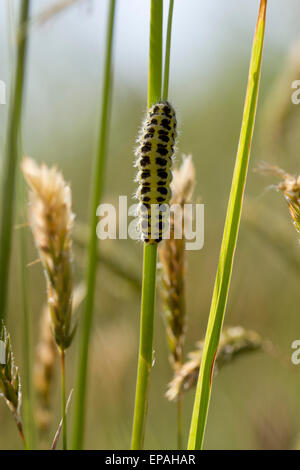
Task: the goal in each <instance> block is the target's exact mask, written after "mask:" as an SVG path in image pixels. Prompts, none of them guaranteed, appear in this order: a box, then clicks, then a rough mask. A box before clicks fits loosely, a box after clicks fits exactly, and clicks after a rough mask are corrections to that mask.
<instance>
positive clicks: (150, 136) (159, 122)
mask: <svg viewBox="0 0 300 470" xmlns="http://www.w3.org/2000/svg"><path fill="white" fill-rule="evenodd" d="M176 127H177V123H176V115H175V111H174V109H173V107H172V106H171V105H170V103H168V102H167V101H161V102H159V103H157V104H155V105H154V106H152V107H151V109H150V110H149V112H148V116H147V118H146V121H145V123H144V125H143V128H142V131H141V134H140V137H139V139H138V148H137V151H136V156H137V162H136V166H137V168H138V174H137V181H138V182H139V187H138V190H137V193H136V196H137V198H138V199H139V201H140V203H139V206H138V216H139V229H140V232H141V237H142V239H143V240H144V241H145V242H146V243H158V242H159V241H161V240H162V237H163V231H164V229H165V227H166V223H165V217H166V214H168V211H167V206H168V204H169V202H170V199H171V189H170V183H171V181H172V173H171V165H172V156H173V154H174V147H175V139H176V135H177V134H176ZM151 215H152V218H153V221H151Z"/></svg>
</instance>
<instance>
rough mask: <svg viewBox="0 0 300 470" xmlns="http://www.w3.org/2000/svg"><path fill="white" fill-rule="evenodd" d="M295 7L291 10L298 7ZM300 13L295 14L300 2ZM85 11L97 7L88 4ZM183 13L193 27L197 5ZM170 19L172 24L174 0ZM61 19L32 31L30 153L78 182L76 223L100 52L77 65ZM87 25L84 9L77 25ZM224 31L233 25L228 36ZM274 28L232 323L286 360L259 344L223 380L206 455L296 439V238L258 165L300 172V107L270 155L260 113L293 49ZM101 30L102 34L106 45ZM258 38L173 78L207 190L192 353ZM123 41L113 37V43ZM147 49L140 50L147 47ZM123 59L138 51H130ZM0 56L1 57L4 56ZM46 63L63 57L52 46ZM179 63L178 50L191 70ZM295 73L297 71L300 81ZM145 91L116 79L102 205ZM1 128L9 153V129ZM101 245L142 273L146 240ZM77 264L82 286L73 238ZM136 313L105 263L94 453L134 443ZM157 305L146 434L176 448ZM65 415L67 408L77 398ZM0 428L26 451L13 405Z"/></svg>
mask: <svg viewBox="0 0 300 470" xmlns="http://www.w3.org/2000/svg"><path fill="white" fill-rule="evenodd" d="M121 1H122V0H121ZM291 5H294V4H293V2H291ZM255 7H256V6H255ZM1 8H2V7H1ZM271 9H272V4H270V10H271ZM295 11H298V8H297V7H295ZM190 13H191V12H190ZM85 14H86V15H92V14H93V9H91V11H90V12H85ZM270 14H272V12H270ZM67 15H68V13H64V14H63V16H60V18H59V20H57V21H59V22H62V23H63V22H66V24H67V25H68V26H67V27H68V28H70V29H71V28H72V22H68V20H67ZM186 15H187V19H186V21H188V12H187V13H186ZM174 19H175V24H174V28H176V3H175V11H174ZM55 21H56V20H55V19H52V20H51V22H50V24H47V25H44V26H42V27H35V28H34V30H33V32H32V38H31V46H30V50H29V57H30V58H29V69H28V82H27V101H26V114H25V126H24V133H23V134H24V135H23V139H24V148H25V150H26V153H28V154H30V155H31V156H32V157H34V158H36V159H37V160H39V161H42V160H44V161H46V162H47V163H49V164H50V163H55V164H57V165H58V167H59V168H60V169H61V170H63V172H64V176H65V178H66V180H67V181H69V182H70V183H71V186H72V191H73V211H74V212H75V214H76V215H77V218H76V221H75V228H76V223H78V224H79V223H86V222H87V221H88V194H89V188H90V168H91V162H92V154H93V151H94V149H95V145H94V143H95V132H96V130H97V129H96V124H97V104H98V101H97V99H98V96H99V93H98V88H99V76H100V72H101V70H100V65H101V60H100V59H101V58H99V57H96V56H95V47H94V45H93V47H91V48H89V47H88V43H87V45H86V51H85V58H84V62H80V61H79V60H78V59H76V31H72V33H71V32H69V29H67V33H66V35H62V36H59V38H58V39H57V38H55V35H54V32H53V29H54V30H55ZM84 21H85V16H84V15H83V17H82V22H83V23H84ZM202 21H205V18H202ZM242 21H244V20H242V19H241V23H242ZM282 21H284V18H282ZM272 27H274V25H273V24H272ZM299 27H300V24H299ZM299 29H300V28H299ZM1 34H2V33H1ZM128 34H129V33H128ZM226 34H227V33H226V31H225V29H224V35H226ZM251 34H252V33H251ZM272 34H273V31H272V28H270V30H269V31H268V33H267V36H266V49H265V56H264V63H263V76H262V88H261V96H260V98H261V99H260V104H259V109H258V116H257V128H256V132H255V136H254V145H253V148H252V162H251V164H250V173H249V178H248V184H247V188H246V196H247V198H248V199H250V198H251V207H250V205H247V203H246V204H245V210H244V213H243V218H242V224H241V232H240V238H239V243H238V247H237V253H236V259H235V266H234V269H233V278H232V285H231V291H230V294H229V302H228V307H227V313H226V320H225V323H226V325H242V326H243V327H244V328H247V329H251V330H255V331H257V332H258V333H259V334H260V335H261V336H262V337H263V338H267V339H269V340H271V341H272V343H273V345H275V347H276V351H277V352H278V354H276V355H273V356H270V355H265V354H263V353H260V352H258V353H256V354H254V355H249V356H247V357H243V358H241V359H240V360H237V361H236V362H234V363H232V364H230V366H229V367H226V368H225V369H224V371H222V373H220V374H219V375H218V376H217V377H216V379H215V381H214V385H213V387H214V388H213V395H212V401H211V405H210V413H209V418H208V426H207V434H206V441H205V448H210V449H211V448H218V449H227V448H231V449H248V448H250V449H252V448H259V449H263V448H293V447H295V446H297V442H299V435H300V425H299V422H300V405H299V400H298V397H299V392H300V368H299V367H300V366H298V367H297V366H293V365H292V363H291V361H290V356H291V352H292V349H291V344H292V342H293V341H294V340H295V339H299V336H300V315H299V278H298V276H300V271H299V270H298V269H295V266H299V257H300V252H299V246H298V240H297V235H296V233H295V231H294V229H293V226H292V224H291V223H290V219H289V215H288V211H287V209H286V206H285V202H284V201H283V200H282V197H280V195H277V194H276V193H275V194H274V193H273V192H271V191H268V192H266V191H265V186H267V185H268V184H269V183H268V181H266V179H264V178H261V177H260V176H258V175H257V174H255V173H254V172H253V169H254V168H255V166H257V163H258V161H259V160H261V159H265V160H268V161H269V162H270V163H276V164H278V165H279V166H281V167H283V168H285V169H286V170H287V171H288V172H290V173H298V174H299V172H300V171H299V143H300V142H299V141H300V138H299V133H298V129H299V124H300V107H299V109H298V110H297V107H296V106H295V105H293V104H292V103H291V102H289V103H288V105H287V106H288V108H290V110H291V112H292V113H293V118H292V123H291V124H290V125H289V132H288V140H287V141H286V140H285V142H284V143H283V144H282V145H283V149H282V148H280V151H279V147H276V148H275V150H274V149H273V150H272V151H269V150H268V148H266V145H267V144H266V141H265V139H264V138H265V137H266V136H267V135H268V133H269V132H270V127H269V126H270V124H269V123H268V120H267V119H266V117H265V116H266V115H265V113H264V110H265V105H266V103H267V102H268V103H270V100H272V99H273V98H272V95H271V92H272V89H273V90H274V87H273V85H274V83H275V81H276V80H277V78H278V77H279V76H281V74H282V73H283V70H284V68H285V67H286V55H287V54H288V47H286V48H285V49H284V48H282V49H281V50H280V51H277V50H276V48H275V46H272V45H270V44H269V43H268V38H270V37H271V36H272ZM47 35H53V47H55V48H56V49H55V50H56V53H55V54H56V55H55V57H56V60H55V61H54V60H53V61H51V63H50V64H48V65H47V66H46V65H45V62H44V61H43V60H41V51H42V50H43V41H44V40H45V37H46V36H47ZM102 36H103V35H102V34H99V48H98V50H99V51H100V46H101V39H102ZM72 38H73V39H72ZM251 39H252V38H251V36H250V35H245V34H243V33H242V26H241V31H237V33H236V39H235V42H232V43H224V52H223V59H222V62H221V63H220V64H219V65H220V67H219V69H218V70H217V74H216V75H215V76H213V75H212V76H210V77H203V72H202V70H201V69H200V68H199V70H198V73H197V72H195V74H194V75H193V76H190V75H188V76H187V77H186V82H185V86H182V87H181V88H180V87H179V86H178V85H176V75H174V74H173V75H172V76H171V77H172V78H171V89H170V100H171V101H172V102H173V103H174V105H175V106H176V107H177V109H178V113H179V120H180V122H179V129H180V137H179V145H178V153H177V155H178V157H177V159H178V160H179V155H180V154H181V153H182V152H184V153H192V154H193V159H194V163H195V166H196V174H197V186H196V190H195V194H199V195H200V196H201V200H202V201H203V202H204V204H205V246H204V248H203V250H202V251H200V252H188V253H187V261H188V270H187V281H186V289H187V295H186V297H187V328H188V329H187V333H186V344H185V353H187V352H189V351H191V350H193V348H194V344H195V343H196V342H197V341H199V340H200V339H202V338H203V336H204V333H205V327H206V324H207V318H208V312H209V306H210V300H211V294H212V289H213V282H214V277H215V272H216V267H217V261H218V255H219V247H220V242H221V237H222V230H223V225H224V219H225V210H226V206H227V201H228V196H229V189H230V183H231V177H232V170H233V165H234V160H235V153H236V146H237V141H238V136H239V130H240V120H241V115H242V107H243V99H244V91H245V86H246V78H247V72H248V70H247V64H248V60H249V44H250V41H251ZM296 39H297V38H296V37H295V40H296ZM64 40H66V41H71V40H74V49H73V51H72V56H71V57H68V58H65V57H63V56H62V55H61V54H60V41H64ZM182 41H184V38H182ZM240 41H246V43H245V48H244V49H242V50H241V47H240V45H239V47H238V43H239V42H240ZM247 41H248V43H247ZM200 46H201V47H203V48H209V45H208V44H204V43H203V44H201V45H199V47H200ZM235 46H236V47H237V50H238V53H237V54H236V55H235V54H232V49H233V48H234V47H235ZM120 47H121V45H120V42H118V40H117V43H116V48H117V49H118V48H120ZM272 47H274V48H272ZM146 52H147V49H146V46H145V55H146ZM126 53H127V54H131V51H126ZM1 54H2V55H3V50H2V51H1ZM51 57H52V58H53V57H54V56H53V54H51ZM81 59H82V56H81ZM184 60H185V59H184V57H182V63H183V66H184ZM94 61H96V62H97V64H98V67H97V68H95V67H94V66H93V65H92V64H93V63H94ZM5 75H6V76H5V77H4V78H6V77H7V76H8V74H7V72H5ZM0 78H1V77H0ZM293 79H294V80H297V79H300V77H299V76H295V77H293ZM290 85H291V84H290V83H289V81H287V82H286V91H287V94H288V93H289V92H290V91H291V88H290ZM145 90H146V82H145V83H141V84H139V85H138V86H136V84H135V83H134V82H131V81H128V80H125V79H123V78H122V77H121V76H115V92H114V97H113V121H112V129H113V131H112V136H111V138H110V146H109V155H108V168H107V175H106V185H105V186H106V187H105V195H104V202H113V203H116V202H117V201H118V196H119V195H128V196H131V195H132V194H133V193H134V191H135V183H134V182H133V178H134V175H135V170H134V168H133V166H132V162H133V148H134V146H135V139H136V136H137V129H138V128H139V126H140V122H141V119H142V117H143V115H144V111H145V108H146V103H145V96H146V92H145ZM95 97H97V99H95ZM274 100H275V98H274ZM0 113H1V114H0V117H1V123H4V122H5V110H4V109H3V107H2V106H1V107H0ZM216 135H218V139H217V138H216ZM0 136H1V141H0V143H1V156H2V154H3V138H4V134H3V133H2V131H1V134H0ZM1 163H2V160H1ZM1 167H2V165H1V166H0V168H1ZM271 183H272V181H271V180H270V184H271ZM248 210H249V214H248ZM253 214H254V215H253ZM248 215H249V218H250V216H251V221H252V223H251V224H250V223H247V218H248ZM254 219H255V224H254V223H253V220H254ZM255 227H257V229H255ZM23 230H27V229H26V228H25V229H23ZM262 230H263V231H265V232H266V233H267V234H268V233H269V234H270V237H269V238H268V237H262V236H261V231H262ZM276 236H278V237H279V239H280V240H283V242H281V244H280V248H278V246H275V248H274V246H273V244H272V237H276ZM15 238H16V237H15ZM14 246H15V249H14V251H13V262H12V269H11V278H10V296H9V311H8V323H7V328H8V330H9V331H10V334H11V337H12V341H13V345H14V351H15V356H16V362H17V363H18V365H19V366H20V375H21V377H22V348H21V333H20V328H19V325H20V311H21V306H20V296H19V294H18V292H19V285H18V252H17V242H16V240H15V245H14ZM285 246H286V249H287V251H288V252H289V253H292V250H294V251H293V253H294V257H295V264H293V255H292V254H291V255H290V256H288V260H287V257H286V255H285V254H284V253H283V251H284V250H285ZM102 252H103V254H106V253H114V255H119V256H120V260H121V261H122V265H123V262H124V261H125V258H126V261H127V264H128V266H129V267H130V270H131V272H134V273H135V272H136V275H137V276H139V277H141V272H140V270H141V268H140V267H141V257H142V245H141V244H139V243H137V242H134V241H131V240H127V241H123V240H122V241H118V240H116V241H104V242H102ZM29 256H30V259H29V261H34V260H35V259H36V256H37V255H36V251H35V249H34V247H33V245H31V247H30V251H29ZM74 260H75V278H76V282H77V281H81V280H82V278H83V274H84V266H85V257H84V253H83V250H82V247H81V246H78V245H77V244H75V245H74ZM28 275H29V276H30V285H31V305H32V313H33V333H34V334H33V339H34V341H35V343H36V344H37V343H38V336H39V320H40V317H41V315H42V309H43V304H44V301H45V284H44V279H43V275H42V269H41V266H40V265H39V264H35V265H32V266H30V267H28ZM139 309H140V298H139V293H138V291H137V290H136V289H132V287H131V286H130V284H128V282H126V281H124V280H122V279H121V278H120V277H119V276H117V274H116V273H115V272H112V271H111V270H110V269H109V268H108V267H107V265H106V264H104V263H102V264H101V262H99V276H98V280H97V288H96V301H95V316H94V327H93V332H94V333H93V337H92V340H91V345H92V347H91V357H92V361H91V363H90V365H89V368H90V376H89V386H88V415H87V428H86V430H87V434H86V443H87V445H88V447H89V448H95V449H110V448H122V449H123V448H128V447H129V444H130V433H131V425H132V413H133V404H134V392H135V379H136V364H137V348H138V343H137V338H138V328H139V325H138V318H139ZM161 311H162V306H161V303H160V302H158V308H157V314H156V318H155V336H154V349H155V364H154V367H153V371H152V380H151V387H150V397H149V414H148V429H147V439H146V442H145V447H146V448H152V449H155V448H166V449H167V448H174V446H175V442H176V435H175V423H176V413H175V408H174V404H172V403H169V402H168V401H167V400H166V398H165V397H164V395H165V392H166V389H167V384H168V382H169V381H170V379H171V376H172V372H171V370H170V367H169V363H168V348H167V344H166V338H165V327H164V323H163V319H162V317H161V315H160V312H161ZM79 319H80V313H79ZM77 346H78V341H77V338H75V341H74V344H73V345H72V347H71V348H70V351H69V352H68V357H67V361H68V377H67V381H68V389H70V388H71V387H72V386H73V384H74V383H75V380H74V379H75V371H76V368H75V359H76V358H77ZM57 382H58V380H57ZM57 385H59V383H57ZM193 398H194V393H193V391H189V392H188V393H187V394H186V395H185V397H184V423H185V438H186V439H187V433H188V427H189V423H190V416H191V411H192V403H193ZM59 400H60V397H59V388H58V387H56V392H55V396H54V398H53V409H54V410H55V411H54V413H55V415H54V417H53V419H52V429H51V434H50V436H49V443H50V442H51V441H52V437H53V436H54V433H55V431H56V429H57V425H58V422H59V420H60V413H59V409H60V405H59ZM69 415H70V416H71V415H72V404H71V408H70V412H69ZM0 422H1V430H2V431H1V433H0V448H1V449H4V448H6V449H11V448H17V447H19V446H20V443H19V437H18V435H17V434H16V430H15V426H14V423H13V422H12V420H11V417H10V413H9V410H8V409H7V408H6V407H5V406H4V404H2V403H0ZM70 424H71V419H70ZM279 429H280V432H279ZM173 430H174V433H173ZM173 434H174V435H173Z"/></svg>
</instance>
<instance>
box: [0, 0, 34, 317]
mask: <svg viewBox="0 0 300 470" xmlns="http://www.w3.org/2000/svg"><path fill="white" fill-rule="evenodd" d="M29 9H30V0H22V2H21V6H20V17H19V30H18V36H17V41H18V42H17V57H16V69H15V71H14V74H13V77H12V80H13V84H12V87H11V94H10V101H9V115H8V125H7V135H6V144H5V154H4V168H3V180H2V200H1V204H2V210H1V219H2V224H1V229H0V319H5V317H6V309H7V295H8V281H9V264H10V255H11V247H12V238H13V223H14V206H15V187H16V172H17V165H18V161H19V157H20V148H21V147H20V130H21V118H22V108H23V94H24V85H25V73H26V56H27V43H28V41H27V34H20V31H22V29H23V25H24V24H27V22H28V19H29Z"/></svg>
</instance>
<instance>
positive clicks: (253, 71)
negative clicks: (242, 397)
mask: <svg viewBox="0 0 300 470" xmlns="http://www.w3.org/2000/svg"><path fill="white" fill-rule="evenodd" d="M266 7H267V0H261V3H260V9H259V15H258V21H257V27H256V31H255V35H254V42H253V49H252V56H251V61H250V70H249V80H248V87H247V94H246V100H245V107H244V114H243V120H242V129H241V135H240V141H239V146H238V152H237V158H236V164H235V169H234V174H233V181H232V186H231V192H230V198H229V203H228V209H227V216H226V222H225V229H224V235H223V241H222V246H221V252H220V258H219V265H218V271H217V276H216V281H215V286H214V292H213V297H212V304H211V310H210V314H209V320H208V326H207V331H206V337H205V343H204V350H203V356H202V361H201V367H200V372H199V378H198V384H197V390H196V396H195V402H194V409H193V416H192V422H191V429H190V436H189V443H188V449H190V450H194V449H201V448H202V445H203V438H204V432H205V425H206V419H207V412H208V406H209V400H210V394H211V381H212V371H213V367H214V359H215V357H216V352H217V348H218V343H219V339H220V334H221V329H222V324H223V320H224V314H225V308H226V301H227V296H228V290H229V284H230V278H231V272H232V265H233V258H234V252H235V248H236V243H237V237H238V230H239V225H240V218H241V211H242V203H243V195H244V189H245V183H246V177H247V170H248V163H249V156H250V147H251V141H252V136H253V130H254V122H255V114H256V108H257V98H258V90H259V79H260V70H261V61H262V50H263V42H264V31H265V18H266Z"/></svg>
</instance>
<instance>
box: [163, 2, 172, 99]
mask: <svg viewBox="0 0 300 470" xmlns="http://www.w3.org/2000/svg"><path fill="white" fill-rule="evenodd" d="M173 10H174V0H170V4H169V16H168V29H167V40H166V52H165V68H164V85H163V99H164V100H167V99H168V95H169V77H170V56H171V37H172V22H173Z"/></svg>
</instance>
